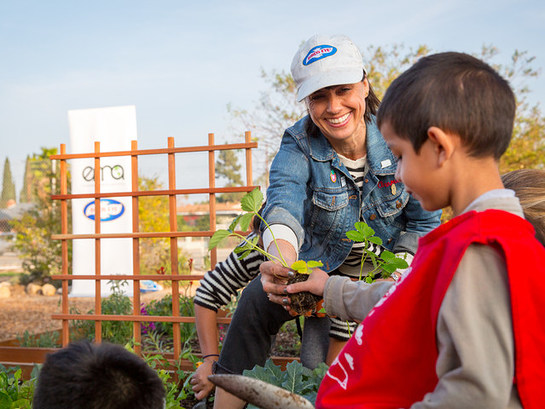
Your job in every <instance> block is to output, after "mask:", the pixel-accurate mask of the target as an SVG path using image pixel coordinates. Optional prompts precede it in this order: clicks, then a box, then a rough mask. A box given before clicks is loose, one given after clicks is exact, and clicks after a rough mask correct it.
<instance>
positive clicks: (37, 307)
mask: <svg viewBox="0 0 545 409" xmlns="http://www.w3.org/2000/svg"><path fill="white" fill-rule="evenodd" d="M10 288H11V297H8V298H0V342H5V341H9V340H15V339H17V337H18V336H19V337H21V336H22V335H23V334H24V332H25V331H28V332H29V333H30V334H41V333H44V332H49V331H56V330H60V329H61V328H62V321H60V320H54V319H52V318H51V314H60V313H61V296H60V295H54V296H51V297H46V296H43V295H29V294H27V293H26V292H25V289H24V287H23V286H22V285H12V286H11V287H10ZM167 293H168V291H167V290H163V291H158V292H155V293H148V294H142V302H144V303H145V302H148V301H150V300H152V299H156V298H161V297H163V296H165V295H166V294H167ZM68 303H69V309H70V308H72V307H75V308H77V309H78V311H81V312H87V311H89V310H91V309H94V307H95V299H94V298H86V297H82V298H69V301H68Z"/></svg>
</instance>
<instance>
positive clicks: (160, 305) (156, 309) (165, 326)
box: [145, 295, 197, 343]
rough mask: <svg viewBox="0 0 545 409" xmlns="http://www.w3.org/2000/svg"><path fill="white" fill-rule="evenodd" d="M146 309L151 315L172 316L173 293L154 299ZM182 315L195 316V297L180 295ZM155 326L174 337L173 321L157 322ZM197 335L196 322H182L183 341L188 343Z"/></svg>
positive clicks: (159, 330)
mask: <svg viewBox="0 0 545 409" xmlns="http://www.w3.org/2000/svg"><path fill="white" fill-rule="evenodd" d="M145 310H146V312H147V314H149V315H158V316H172V295H167V296H165V297H163V298H161V299H160V300H152V301H151V302H150V303H149V304H148V305H146V307H145ZM179 310H180V316H185V317H193V316H195V308H194V306H193V298H192V297H187V296H180V308H179ZM155 328H156V330H157V332H158V333H159V334H164V335H166V336H167V337H169V338H173V335H174V333H173V325H172V322H156V323H155ZM196 336H197V329H196V327H195V324H194V323H191V322H188V323H181V324H180V337H181V340H182V343H186V342H188V341H190V340H192V339H195V338H196Z"/></svg>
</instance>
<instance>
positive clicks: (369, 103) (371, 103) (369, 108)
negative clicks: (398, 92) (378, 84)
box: [306, 71, 380, 136]
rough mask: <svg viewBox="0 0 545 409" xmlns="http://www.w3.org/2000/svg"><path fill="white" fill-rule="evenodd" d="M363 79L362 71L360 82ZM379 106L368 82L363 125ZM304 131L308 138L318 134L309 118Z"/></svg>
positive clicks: (316, 128) (378, 101)
mask: <svg viewBox="0 0 545 409" xmlns="http://www.w3.org/2000/svg"><path fill="white" fill-rule="evenodd" d="M365 78H366V74H365V71H364V72H363V78H362V79H361V80H362V81H363V80H365ZM368 82H369V81H368ZM379 105H380V99H378V97H377V94H375V91H373V87H372V86H371V83H370V82H369V95H367V98H365V113H364V114H363V118H364V119H365V123H369V122H370V121H371V115H376V114H377V111H378V106H379ZM306 131H307V135H309V136H317V135H318V132H319V129H318V127H317V126H316V124H315V123H314V122H312V120H310V118H309V120H308V121H307V123H306Z"/></svg>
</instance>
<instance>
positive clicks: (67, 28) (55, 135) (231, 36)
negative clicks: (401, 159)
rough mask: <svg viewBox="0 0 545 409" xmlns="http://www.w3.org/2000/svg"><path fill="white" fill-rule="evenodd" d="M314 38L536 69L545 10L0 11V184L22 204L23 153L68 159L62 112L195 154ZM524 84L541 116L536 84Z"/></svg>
mask: <svg viewBox="0 0 545 409" xmlns="http://www.w3.org/2000/svg"><path fill="white" fill-rule="evenodd" d="M379 3H380V4H379ZM317 32H322V33H331V34H339V33H342V34H346V35H348V36H349V37H351V38H352V39H353V40H354V42H355V43H356V44H358V46H360V48H361V49H362V50H365V48H366V47H367V46H368V45H375V46H388V45H390V44H393V43H403V44H404V45H405V46H406V47H407V48H408V47H416V46H418V45H421V44H426V45H428V46H429V47H430V48H431V49H433V50H434V51H446V50H455V51H463V52H477V51H479V50H480V48H481V47H482V45H483V44H492V45H495V46H496V47H497V48H499V50H500V55H499V56H498V58H497V61H498V62H507V61H508V60H509V58H510V56H511V54H512V52H513V51H514V50H515V49H519V50H527V51H528V53H529V55H533V56H535V57H536V60H535V64H534V67H536V68H539V67H542V68H543V67H545V41H544V39H545V2H543V1H537V0H532V1H524V0H519V1H511V0H509V1H508V0H496V1H488V0H487V1H479V0H470V1H468V0H449V1H437V0H413V1H406V0H393V1H389V0H384V1H382V2H377V1H373V2H370V1H367V0H365V1H363V0H359V1H352V0H347V1H341V2H332V1H328V2H326V1H322V0H315V1H293V0H290V1H284V0H278V1H269V2H260V1H252V2H250V1H206V0H203V1H199V2H195V1H191V2H189V1H183V0H176V1H173V0H169V1H163V0H157V1H154V2H150V1H139V0H131V1H121V0H120V1H116V0H109V1H102V0H95V1H92V2H83V1H68V0H66V1H54V0H50V1H47V2H45V1H37V0H28V1H26V0H18V1H15V0H11V1H8V0H0V142H1V145H0V146H1V149H0V172H1V171H2V167H3V163H4V160H5V157H6V156H8V157H9V159H10V162H11V166H12V172H13V174H14V179H15V184H16V189H17V192H19V190H20V189H21V185H22V177H23V170H24V169H23V168H24V160H25V157H26V155H27V154H32V153H34V152H39V151H40V147H41V146H47V147H58V146H59V144H61V143H66V144H67V145H68V148H70V146H69V131H68V119H67V111H68V110H71V109H84V108H98V107H107V106H118V105H135V106H136V115H137V126H138V144H139V147H141V148H143V149H146V148H156V147H163V146H166V139H167V137H168V136H174V137H175V139H176V145H178V146H194V145H205V144H206V143H207V134H208V133H209V132H213V133H215V134H216V140H217V141H223V140H225V139H226V138H229V137H231V133H230V131H229V115H228V113H227V109H226V106H227V104H229V103H231V104H232V105H234V106H236V107H240V108H251V107H252V104H253V103H254V102H255V101H257V99H258V97H259V92H261V91H264V90H265V89H266V84H264V82H263V80H262V79H261V76H260V72H261V69H265V70H266V71H270V70H272V69H276V70H289V66H290V63H291V59H292V56H293V54H294V53H295V51H296V50H297V47H298V46H299V44H300V43H301V42H302V41H304V40H306V39H307V38H308V37H310V36H311V35H312V34H314V33H317ZM364 58H365V56H364ZM528 85H529V87H530V88H531V89H532V90H533V93H532V95H531V97H530V98H531V101H533V102H541V104H542V105H543V104H544V103H545V73H542V74H541V76H540V77H539V78H538V79H536V80H532V81H530V82H529V83H528ZM231 140H232V139H231ZM232 141H233V140H232ZM194 169H196V167H195V166H193V165H191V161H189V163H188V167H187V171H188V172H191V171H192V170H194ZM148 171H149V172H151V173H153V174H161V173H162V172H163V170H162V169H161V168H158V167H155V166H154V165H153V164H150V165H149V169H148ZM196 173H199V175H200V173H201V172H200V171H198V172H196ZM199 177H202V180H203V183H207V182H206V181H207V177H206V175H200V176H199Z"/></svg>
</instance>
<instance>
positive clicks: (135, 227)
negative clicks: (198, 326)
mask: <svg viewBox="0 0 545 409" xmlns="http://www.w3.org/2000/svg"><path fill="white" fill-rule="evenodd" d="M131 190H132V191H133V192H138V142H137V141H131ZM139 221H140V220H139V216H138V196H132V231H133V233H138V232H139V231H140V227H139ZM132 271H133V275H134V280H133V304H132V307H133V314H134V315H140V280H139V275H140V240H139V238H138V237H134V238H133V239H132ZM141 325H142V324H141V323H140V322H139V321H134V322H133V327H132V333H133V338H134V352H135V353H137V354H138V355H141V354H142V345H141V343H142V330H141Z"/></svg>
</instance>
